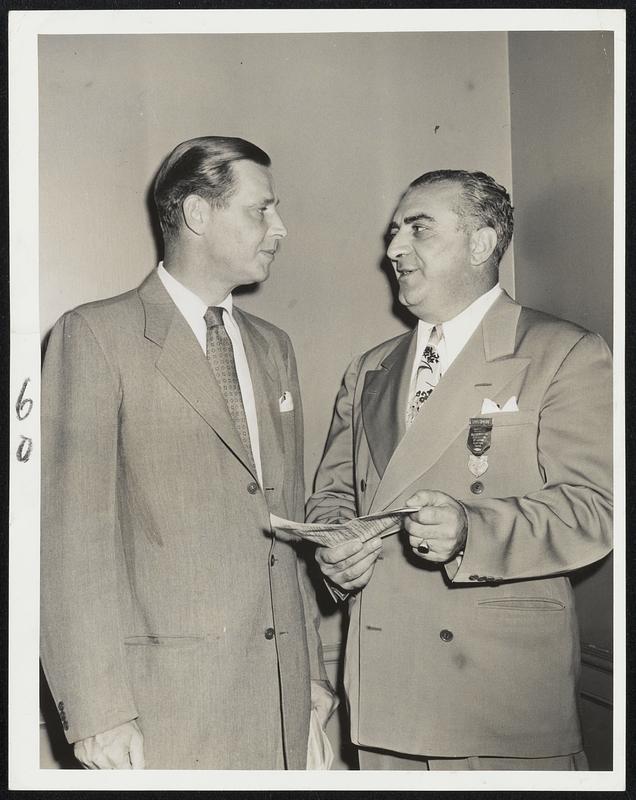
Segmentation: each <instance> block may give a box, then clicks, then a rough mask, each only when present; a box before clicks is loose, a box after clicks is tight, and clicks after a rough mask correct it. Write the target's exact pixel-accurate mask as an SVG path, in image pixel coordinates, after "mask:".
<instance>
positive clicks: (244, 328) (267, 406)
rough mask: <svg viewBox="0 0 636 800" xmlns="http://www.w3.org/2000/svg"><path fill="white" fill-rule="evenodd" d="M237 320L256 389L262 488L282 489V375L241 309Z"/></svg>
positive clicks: (266, 342) (236, 311)
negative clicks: (280, 403)
mask: <svg viewBox="0 0 636 800" xmlns="http://www.w3.org/2000/svg"><path fill="white" fill-rule="evenodd" d="M234 316H235V318H236V321H237V323H238V326H239V328H240V329H241V338H242V339H243V346H244V348H245V355H246V356H247V363H248V364H249V367H250V375H251V378H252V387H253V389H254V399H255V401H256V415H257V417H258V438H259V445H260V451H261V468H262V471H263V488H264V489H267V488H270V487H274V488H275V489H280V488H281V486H282V479H283V464H284V461H283V426H282V423H281V419H280V406H279V398H280V396H281V394H282V387H281V379H280V375H279V371H278V369H277V367H276V364H275V363H274V360H273V359H272V355H271V353H270V349H269V342H268V341H267V339H266V338H265V337H264V336H263V335H262V334H261V333H260V332H259V331H258V329H257V328H256V326H255V325H254V324H253V323H252V322H251V321H250V320H249V318H248V317H247V316H246V315H245V314H243V313H242V312H241V311H240V309H238V308H235V311H234Z"/></svg>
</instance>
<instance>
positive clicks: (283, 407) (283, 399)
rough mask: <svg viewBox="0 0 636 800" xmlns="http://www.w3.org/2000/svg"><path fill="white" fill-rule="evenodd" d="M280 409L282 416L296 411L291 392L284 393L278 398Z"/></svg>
mask: <svg viewBox="0 0 636 800" xmlns="http://www.w3.org/2000/svg"><path fill="white" fill-rule="evenodd" d="M278 408H279V411H280V413H281V414H283V413H284V412H285V411H293V410H294V398H293V397H292V396H291V393H290V392H283V393H282V395H281V396H280V397H279V398H278Z"/></svg>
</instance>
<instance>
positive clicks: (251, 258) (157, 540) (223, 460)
mask: <svg viewBox="0 0 636 800" xmlns="http://www.w3.org/2000/svg"><path fill="white" fill-rule="evenodd" d="M154 196H155V202H156V206H157V212H158V216H159V221H160V223H161V228H162V231H163V236H164V244H165V247H164V260H163V263H161V264H160V265H159V267H158V269H157V270H154V271H153V272H152V273H151V274H150V275H149V276H148V278H147V279H146V280H145V281H144V282H143V283H142V285H141V286H140V287H138V288H137V289H134V290H132V291H129V292H127V293H126V294H123V295H121V296H119V297H115V298H111V299H108V300H102V301H98V302H95V303H90V304H88V305H86V306H82V307H81V308H79V309H76V310H75V311H72V312H70V313H69V314H66V315H65V316H64V317H63V318H62V319H61V320H60V321H59V322H58V323H57V325H56V326H55V328H54V330H53V332H52V334H51V337H50V342H49V346H48V350H47V353H46V359H45V364H44V373H43V379H42V387H43V388H42V405H43V416H42V428H43V435H42V453H43V498H42V509H43V512H42V562H41V563H42V584H41V586H42V661H43V665H44V669H45V672H46V675H47V678H48V681H49V685H50V688H51V692H52V694H53V697H54V699H55V704H56V706H57V708H58V710H59V712H60V719H61V721H62V725H63V727H64V729H65V733H66V736H67V738H68V740H69V741H70V742H73V743H75V754H76V756H77V758H78V759H79V760H80V761H81V763H82V764H83V765H84V766H85V767H88V768H90V769H118V768H121V769H130V768H131V767H132V768H142V767H144V766H145V767H146V768H150V769H285V768H287V769H304V768H305V767H306V765H307V763H308V761H307V756H308V734H309V730H310V726H309V723H310V713H314V714H315V715H317V717H318V724H319V725H323V726H324V724H325V722H326V720H327V717H328V715H329V713H330V711H331V709H332V706H333V699H332V693H331V690H330V686H329V683H328V680H327V676H326V673H325V670H324V666H323V663H322V655H321V645H320V639H319V636H318V630H317V628H318V624H317V617H318V614H317V609H316V606H315V601H314V599H313V591H312V589H311V587H310V586H309V585H308V582H307V578H306V575H305V572H304V565H303V564H302V562H301V561H300V559H299V558H298V557H297V552H296V550H295V549H294V548H293V547H292V546H291V545H290V544H289V543H287V542H282V541H277V540H274V538H273V535H272V531H271V529H270V521H269V514H270V511H272V512H274V513H275V514H277V515H278V516H281V517H288V518H295V519H301V518H302V514H303V503H304V486H303V429H302V410H301V402H300V394H299V386H298V376H297V372H296V364H295V359H294V352H293V349H292V346H291V343H290V341H289V338H288V336H287V335H286V334H285V333H284V332H283V331H281V330H279V329H278V328H276V327H275V326H274V325H271V324H270V323H268V322H265V321H264V320H262V319H259V318H257V317H254V316H252V315H250V314H246V313H243V312H242V311H240V309H238V308H236V307H235V306H234V303H233V299H232V291H233V289H234V288H235V287H237V286H242V285H245V284H251V283H261V282H262V281H265V280H266V279H267V277H268V275H269V270H270V267H271V265H272V262H273V261H274V256H275V254H276V251H277V249H278V246H279V244H280V242H281V240H282V239H283V238H284V237H285V236H286V235H287V231H286V229H285V226H284V225H283V222H282V220H281V218H280V216H279V214H278V210H277V205H278V198H277V197H276V193H275V190H274V183H273V178H272V173H271V171H270V160H269V157H268V156H267V154H266V153H264V152H263V151H262V150H261V149H260V148H258V147H256V146H255V145H253V144H251V143H250V142H246V141H244V140H243V139H234V138H226V137H217V136H205V137H200V138H197V139H192V140H189V141H187V142H183V143H182V144H180V145H178V146H177V147H176V148H175V149H174V150H173V151H172V153H170V155H168V157H167V158H166V159H165V160H164V162H163V164H162V165H161V168H160V170H159V172H158V174H157V177H156V180H155V185H154ZM312 708H313V709H314V711H313V712H311V709H312ZM315 723H316V719H315V718H314V719H313V721H312V728H311V729H312V730H313V731H316V724H315ZM318 730H319V729H318ZM316 735H317V736H319V733H317V734H316ZM311 752H313V748H312V749H311Z"/></svg>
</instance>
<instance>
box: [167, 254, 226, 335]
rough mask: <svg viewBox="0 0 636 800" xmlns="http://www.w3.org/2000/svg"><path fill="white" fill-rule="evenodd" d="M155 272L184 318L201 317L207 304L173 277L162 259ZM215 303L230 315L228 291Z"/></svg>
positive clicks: (206, 308)
mask: <svg viewBox="0 0 636 800" xmlns="http://www.w3.org/2000/svg"><path fill="white" fill-rule="evenodd" d="M157 274H158V275H159V278H160V279H161V282H162V283H163V285H164V287H165V289H166V291H167V292H168V294H169V295H170V297H171V298H172V300H173V301H174V304H175V305H176V307H177V308H178V309H179V311H180V312H181V313H182V314H183V316H184V317H185V318H186V320H188V321H190V320H192V319H203V317H204V316H205V312H206V311H207V310H208V307H207V305H206V304H205V303H204V302H203V300H201V298H200V297H199V296H198V295H197V294H195V293H194V292H193V291H191V290H190V289H188V287H187V286H184V285H183V284H182V283H181V282H180V281H178V280H177V279H176V278H175V277H174V275H171V274H170V273H169V272H168V270H167V269H166V268H165V267H164V265H163V261H160V262H159V266H158V267H157ZM217 305H218V306H220V307H221V308H224V309H225V310H226V311H227V312H228V314H229V315H230V316H232V312H233V309H234V304H233V302H232V293H231V292H230V294H228V295H227V297H225V298H224V299H223V300H222V301H221V302H220V303H217Z"/></svg>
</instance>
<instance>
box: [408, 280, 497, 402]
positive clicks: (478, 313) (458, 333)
mask: <svg viewBox="0 0 636 800" xmlns="http://www.w3.org/2000/svg"><path fill="white" fill-rule="evenodd" d="M500 294H502V289H501V286H499V284H496V285H495V286H493V287H492V289H490V290H489V291H487V292H486V293H485V294H482V295H481V297H478V298H477V299H476V300H475V301H474V302H473V303H471V304H470V305H469V306H468V308H465V309H464V310H463V311H461V312H460V313H459V314H458V315H457V316H456V317H453V319H449V320H448V321H447V322H444V323H442V324H441V325H439V324H438V325H437V326H435V325H434V324H433V323H430V322H424V321H423V320H419V322H418V323H417V346H416V349H415V358H414V359H413V366H412V368H411V386H410V389H409V403H410V400H411V398H412V397H413V394H414V393H415V382H416V379H417V368H418V367H419V365H420V361H421V359H422V354H423V353H424V348H425V347H426V345H427V344H428V340H429V338H430V336H431V331H432V329H433V328H434V327H438V328H440V327H441V329H442V334H443V335H442V339H441V341H440V343H439V345H438V347H437V352H438V354H439V364H440V379H441V378H442V377H443V375H444V373H445V372H447V371H448V368H449V367H450V365H451V364H452V363H453V361H454V360H455V359H456V358H457V356H458V355H459V354H460V353H461V351H462V350H463V349H464V346H465V344H466V343H467V342H468V340H469V339H470V337H471V336H472V335H473V333H474V332H475V330H476V329H477V326H478V325H479V323H480V322H481V321H482V319H483V318H484V317H485V316H486V312H487V311H488V309H489V308H490V307H491V305H492V304H493V303H494V302H495V300H496V299H497V298H498V297H499V295H500Z"/></svg>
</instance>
